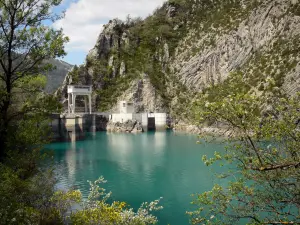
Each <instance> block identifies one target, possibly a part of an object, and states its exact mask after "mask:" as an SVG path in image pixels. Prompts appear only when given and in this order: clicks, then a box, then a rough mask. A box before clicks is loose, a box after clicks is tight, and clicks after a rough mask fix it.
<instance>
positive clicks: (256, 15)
mask: <svg viewBox="0 0 300 225" xmlns="http://www.w3.org/2000/svg"><path fill="white" fill-rule="evenodd" d="M294 4H297V3H295V1H294ZM294 4H293V3H292V1H290V0H280V1H274V0H272V1H265V2H264V3H261V4H260V5H259V6H258V7H257V8H255V9H252V10H251V11H250V12H249V16H247V17H246V18H245V19H244V20H242V21H241V22H240V23H239V24H237V25H236V27H235V28H234V29H232V30H230V31H225V30H224V29H222V27H221V28H220V30H219V32H216V31H215V30H214V31H213V32H212V33H207V32H205V31H202V32H201V31H200V32H199V33H197V37H199V39H195V38H194V36H195V35H196V32H197V31H195V30H191V31H190V32H189V34H188V35H187V37H186V38H185V39H184V40H183V41H181V43H180V44H179V46H178V47H177V54H175V56H174V61H173V62H172V69H173V71H178V72H176V76H177V77H178V79H179V80H180V81H181V82H182V83H183V84H184V85H186V86H188V87H189V88H194V89H196V90H201V89H203V88H205V87H206V86H207V85H208V84H215V83H218V82H221V81H222V80H224V79H226V78H227V76H228V75H229V73H230V72H233V71H237V70H242V71H243V72H244V73H247V72H248V73H249V75H250V74H251V73H252V72H259V73H262V74H263V73H264V72H265V71H264V68H261V69H260V70H259V71H249V70H251V68H249V67H251V66H252V67H258V66H259V64H260V62H257V61H256V62H254V63H252V64H253V65H249V64H251V60H253V61H255V60H256V59H257V58H258V57H259V56H257V55H258V54H272V56H273V57H274V58H276V56H279V58H280V59H281V60H283V58H281V57H280V53H281V52H280V50H279V49H278V50H277V49H274V46H273V45H274V43H276V41H278V40H279V39H282V38H283V39H285V40H286V43H283V44H285V45H288V44H289V41H292V40H296V39H298V38H299V34H300V17H299V16H297V15H293V14H292V13H290V11H291V8H292V7H295V5H294ZM216 29H218V28H216ZM214 33H215V35H214V36H213V35H212V34H214ZM208 40H209V41H210V42H211V43H209V42H208ZM188 42H189V43H191V44H190V45H189V44H187V43H188ZM281 47H282V49H283V50H284V49H286V48H287V47H288V46H281ZM298 48H299V45H297V46H294V47H293V49H294V50H297V49H298ZM195 49H196V50H195ZM198 49H201V50H200V51H197V50H198ZM181 50H183V51H181ZM192 51H194V52H195V51H196V52H195V53H194V55H193V56H192V57H191V52H192ZM272 51H273V52H272ZM290 56H291V55H287V57H286V58H287V59H289V58H290ZM295 58H296V60H297V61H298V62H299V54H297V55H296V57H295ZM268 63H269V65H271V64H272V65H273V66H274V67H279V66H280V65H278V64H280V63H281V62H273V61H269V62H268ZM276 63H278V64H276ZM283 66H285V65H283ZM299 66H300V64H299V63H298V64H297V65H295V66H294V67H293V68H292V69H295V70H299ZM274 69H275V68H274ZM289 72H290V71H289ZM262 74H260V75H262ZM292 74H293V75H289V76H293V77H294V78H295V79H296V80H297V82H299V72H298V73H297V72H292ZM265 75H272V74H270V73H269V74H265ZM286 75H287V74H286ZM286 81H287V80H286ZM297 82H296V83H297ZM298 84H299V83H298ZM289 85H290V83H288V82H285V84H284V86H285V87H286V89H287V91H288V92H291V94H294V92H295V91H296V90H297V89H298V88H299V87H298V88H296V86H297V84H295V83H294V84H293V86H294V88H290V89H289V88H287V87H288V86H289ZM298 91H299V89H298Z"/></svg>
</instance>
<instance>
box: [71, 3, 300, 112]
mask: <svg viewBox="0 0 300 225" xmlns="http://www.w3.org/2000/svg"><path fill="white" fill-rule="evenodd" d="M299 38H300V3H299V1H298V0H261V1H259V0H258V1H250V0H249V1H247V0H244V1H238V0H236V1H232V0H230V1H229V0H222V1H221V0H214V1H213V0H170V1H168V2H167V3H165V4H164V5H163V7H162V8H161V9H158V10H157V11H156V12H155V13H154V14H153V15H152V16H150V17H148V18H146V19H145V20H141V19H135V20H128V21H126V22H122V21H119V20H112V21H110V22H109V24H107V25H105V27H104V29H103V31H102V33H101V34H100V35H99V38H98V40H97V43H96V45H95V47H94V48H93V49H92V50H91V51H90V52H89V54H88V56H87V58H86V63H85V65H83V66H81V67H80V68H79V69H77V71H73V72H72V73H70V74H69V75H68V76H69V78H68V79H69V83H70V76H73V77H75V79H74V78H73V82H74V80H76V82H79V83H80V82H81V83H86V84H88V83H91V84H92V85H93V86H94V90H95V93H94V99H95V102H96V103H95V105H94V107H95V110H100V111H109V110H110V111H114V110H116V104H117V102H118V101H119V100H127V101H132V102H134V104H135V108H136V111H137V112H140V111H167V112H170V113H171V114H173V115H175V114H176V115H178V114H181V116H183V117H184V113H183V111H188V108H189V106H190V104H191V102H192V101H193V98H194V97H195V95H196V94H197V93H199V92H201V91H202V90H203V89H205V88H206V87H208V86H210V85H215V84H217V83H220V82H222V81H224V80H225V79H226V78H227V77H228V75H229V74H230V73H233V72H237V71H238V72H240V73H243V74H244V76H245V82H249V83H250V84H251V85H253V88H256V89H258V90H259V88H260V87H261V86H263V85H264V83H265V82H266V79H268V78H270V77H272V78H273V79H274V80H275V81H276V85H277V86H278V87H280V88H282V89H283V90H284V91H285V92H286V93H287V94H289V95H293V94H295V93H296V92H297V91H300V63H299V60H300V41H299V40H300V39H299ZM66 82H67V81H66ZM67 83H68V82H67ZM183 109H184V110H183Z"/></svg>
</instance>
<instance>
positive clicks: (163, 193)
mask: <svg viewBox="0 0 300 225" xmlns="http://www.w3.org/2000/svg"><path fill="white" fill-rule="evenodd" d="M196 142H197V138H196V136H188V135H178V134H173V133H172V132H148V133H143V134H138V135H133V134H115V133H97V134H96V135H95V136H92V135H91V136H90V137H88V138H87V139H86V140H84V141H79V142H76V143H55V144H51V145H50V146H49V148H51V149H55V168H56V171H57V173H58V179H59V185H60V186H63V187H72V186H75V187H76V188H79V189H80V190H81V191H82V193H83V195H84V196H85V197H86V196H87V194H88V190H89V186H88V183H87V182H86V181H87V180H96V179H97V178H98V177H99V176H101V175H103V176H104V177H105V179H106V180H108V183H107V184H106V185H105V188H107V189H108V190H109V191H112V192H113V199H114V200H121V201H126V202H128V203H129V204H130V205H131V206H132V207H135V208H136V207H138V206H139V205H140V204H141V203H142V202H144V201H151V200H155V199H158V198H159V197H163V202H162V204H163V206H164V210H162V211H161V212H159V214H158V216H159V219H160V224H168V223H169V224H182V225H184V224H188V217H187V216H186V215H185V212H186V211H187V210H191V207H192V206H191V205H190V202H191V200H192V199H191V197H190V195H191V194H192V193H195V192H202V191H207V190H209V189H211V187H212V185H213V174H212V172H211V171H210V169H209V168H208V167H206V166H204V165H203V163H202V162H201V158H202V155H203V154H206V155H208V156H212V155H213V153H214V151H216V150H222V146H219V145H212V144H207V145H197V144H196Z"/></svg>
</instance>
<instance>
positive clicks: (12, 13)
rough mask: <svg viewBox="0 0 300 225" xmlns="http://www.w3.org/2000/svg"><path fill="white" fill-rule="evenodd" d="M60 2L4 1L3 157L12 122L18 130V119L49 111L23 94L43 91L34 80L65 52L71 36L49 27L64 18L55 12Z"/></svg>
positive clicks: (0, 13)
mask: <svg viewBox="0 0 300 225" xmlns="http://www.w3.org/2000/svg"><path fill="white" fill-rule="evenodd" d="M60 2H61V0H43V1H39V0H0V56H1V57H0V65H1V67H0V80H1V81H0V87H1V93H0V159H3V157H4V155H5V151H7V147H8V143H7V142H8V136H9V130H10V129H11V127H12V125H14V130H15V129H16V127H15V125H16V118H24V117H25V116H26V115H29V114H31V113H33V112H46V111H49V110H48V109H46V108H45V107H44V106H43V105H41V104H40V105H37V104H30V103H28V102H27V101H26V99H25V100H24V99H22V97H24V96H26V94H33V93H38V92H39V91H40V89H39V87H40V86H36V87H35V88H34V86H33V87H32V86H30V83H31V82H35V81H34V80H36V79H40V78H39V76H40V74H41V73H43V72H45V71H47V70H49V69H51V65H49V64H46V63H44V61H45V60H47V59H51V58H56V57H61V56H64V55H65V51H64V44H65V43H66V42H67V41H68V38H67V37H65V36H64V35H63V33H62V30H54V29H52V28H50V27H49V26H46V24H47V23H49V22H50V21H55V20H57V19H59V18H60V17H59V15H56V14H54V13H53V11H52V7H54V6H57V5H58V4H60ZM24 84H25V85H24ZM26 86H27V87H30V88H29V90H28V89H25V87H26ZM39 97H40V98H39V101H42V102H46V101H43V100H44V99H45V98H46V97H47V96H39ZM39 101H36V102H35V103H38V102H39ZM31 103H33V102H31Z"/></svg>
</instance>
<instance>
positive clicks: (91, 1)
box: [53, 0, 165, 65]
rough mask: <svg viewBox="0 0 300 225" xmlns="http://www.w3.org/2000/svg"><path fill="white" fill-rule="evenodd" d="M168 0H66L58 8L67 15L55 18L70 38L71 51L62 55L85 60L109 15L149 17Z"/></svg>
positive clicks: (71, 61)
mask: <svg viewBox="0 0 300 225" xmlns="http://www.w3.org/2000/svg"><path fill="white" fill-rule="evenodd" d="M164 1H165V0H63V2H62V4H61V5H60V6H59V7H57V8H56V9H55V11H57V12H60V11H65V17H64V18H63V19H62V20H59V21H56V22H55V23H54V24H53V26H54V27H55V28H63V29H64V33H65V34H66V35H67V36H68V37H69V38H70V42H69V43H68V44H67V46H66V50H67V52H68V55H67V56H66V57H65V58H64V59H63V60H65V61H67V62H69V63H71V64H77V65H78V64H82V63H83V62H84V60H85V56H86V54H87V53H88V51H89V50H90V49H91V48H93V46H94V45H95V42H96V40H97V37H98V35H99V34H100V32H101V30H102V26H103V24H106V23H107V22H108V21H109V20H110V19H113V18H120V19H125V18H126V16H127V15H128V14H130V16H131V17H137V16H140V17H146V16H148V15H149V14H151V13H152V12H153V11H154V9H155V8H157V7H158V6H161V5H162V3H163V2H164Z"/></svg>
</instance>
